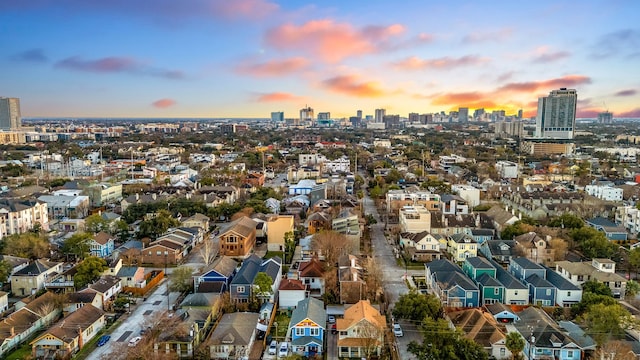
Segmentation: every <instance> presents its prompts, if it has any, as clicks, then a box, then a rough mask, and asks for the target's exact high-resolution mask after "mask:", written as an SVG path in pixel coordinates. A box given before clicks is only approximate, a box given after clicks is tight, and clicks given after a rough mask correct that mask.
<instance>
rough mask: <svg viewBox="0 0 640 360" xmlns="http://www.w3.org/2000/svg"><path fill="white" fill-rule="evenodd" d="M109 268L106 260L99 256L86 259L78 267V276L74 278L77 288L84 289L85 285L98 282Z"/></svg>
mask: <svg viewBox="0 0 640 360" xmlns="http://www.w3.org/2000/svg"><path fill="white" fill-rule="evenodd" d="M107 268H108V266H107V262H106V260H104V259H101V258H99V257H97V256H89V257H88V258H86V259H84V260H83V261H82V262H81V263H80V264H78V265H77V266H76V274H75V275H74V276H73V282H74V284H75V288H76V289H80V288H83V287H84V286H85V285H87V284H89V283H91V282H93V281H95V280H97V279H98V278H100V276H101V275H102V272H103V271H105V270H106V269H107Z"/></svg>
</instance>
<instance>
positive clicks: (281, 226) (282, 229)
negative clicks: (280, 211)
mask: <svg viewBox="0 0 640 360" xmlns="http://www.w3.org/2000/svg"><path fill="white" fill-rule="evenodd" d="M294 220H295V219H294V217H293V215H272V216H269V217H268V218H267V224H266V225H267V250H269V251H284V237H285V234H286V233H288V232H291V233H293V229H294Z"/></svg>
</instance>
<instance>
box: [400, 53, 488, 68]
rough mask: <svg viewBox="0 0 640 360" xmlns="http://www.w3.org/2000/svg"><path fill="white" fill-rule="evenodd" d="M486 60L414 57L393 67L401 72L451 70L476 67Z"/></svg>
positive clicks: (470, 57)
mask: <svg viewBox="0 0 640 360" xmlns="http://www.w3.org/2000/svg"><path fill="white" fill-rule="evenodd" d="M487 61H488V60H487V59H484V58H481V57H478V56H474V55H467V56H463V57H459V58H450V57H443V58H438V59H420V58H418V57H416V56H412V57H409V58H406V59H404V60H401V61H398V62H396V63H394V64H393V65H394V66H395V67H396V68H398V69H403V70H422V69H453V68H456V67H461V66H471V65H478V64H482V63H485V62H487Z"/></svg>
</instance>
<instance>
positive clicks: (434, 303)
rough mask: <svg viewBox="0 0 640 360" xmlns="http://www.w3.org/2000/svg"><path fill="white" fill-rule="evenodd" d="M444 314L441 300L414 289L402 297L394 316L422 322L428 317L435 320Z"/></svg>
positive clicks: (395, 307) (394, 310)
mask: <svg viewBox="0 0 640 360" xmlns="http://www.w3.org/2000/svg"><path fill="white" fill-rule="evenodd" d="M441 314H442V304H441V303H440V300H439V299H438V298H437V297H436V296H434V295H431V294H428V295H423V294H420V293H418V292H417V291H415V290H414V289H412V290H411V291H410V292H409V293H407V294H404V295H400V298H399V299H398V301H397V302H396V305H395V306H394V308H393V316H394V317H396V318H399V319H410V320H415V321H421V320H423V319H424V318H426V317H429V318H431V319H435V318H438V317H440V315H441Z"/></svg>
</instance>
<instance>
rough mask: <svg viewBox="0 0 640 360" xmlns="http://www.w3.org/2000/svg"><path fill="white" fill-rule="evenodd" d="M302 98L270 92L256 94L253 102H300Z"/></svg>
mask: <svg viewBox="0 0 640 360" xmlns="http://www.w3.org/2000/svg"><path fill="white" fill-rule="evenodd" d="M303 100H304V98H302V97H300V96H296V95H293V94H289V93H285V92H272V93H267V94H258V95H257V96H256V99H255V101H257V102H300V101H303Z"/></svg>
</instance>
